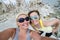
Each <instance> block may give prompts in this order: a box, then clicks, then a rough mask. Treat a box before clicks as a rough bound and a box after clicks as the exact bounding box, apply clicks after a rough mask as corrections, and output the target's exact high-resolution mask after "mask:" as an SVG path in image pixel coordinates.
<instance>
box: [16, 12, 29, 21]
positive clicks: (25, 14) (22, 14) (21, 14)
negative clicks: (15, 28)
mask: <svg viewBox="0 0 60 40" xmlns="http://www.w3.org/2000/svg"><path fill="white" fill-rule="evenodd" d="M21 15H25V16H28V15H27V14H25V13H19V14H17V16H16V22H17V20H18V17H19V16H21Z"/></svg>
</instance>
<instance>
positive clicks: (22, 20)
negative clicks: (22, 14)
mask: <svg viewBox="0 0 60 40" xmlns="http://www.w3.org/2000/svg"><path fill="white" fill-rule="evenodd" d="M25 20H26V21H29V17H26V18H20V19H18V22H20V23H22V22H24V21H25Z"/></svg>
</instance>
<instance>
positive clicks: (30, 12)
mask: <svg viewBox="0 0 60 40" xmlns="http://www.w3.org/2000/svg"><path fill="white" fill-rule="evenodd" d="M33 12H36V13H37V14H38V16H39V17H40V14H39V11H38V10H32V11H30V12H29V13H28V16H29V17H30V14H31V13H33Z"/></svg>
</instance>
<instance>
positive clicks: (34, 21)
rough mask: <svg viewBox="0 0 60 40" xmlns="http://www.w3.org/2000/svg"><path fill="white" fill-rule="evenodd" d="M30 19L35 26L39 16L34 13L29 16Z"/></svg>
mask: <svg viewBox="0 0 60 40" xmlns="http://www.w3.org/2000/svg"><path fill="white" fill-rule="evenodd" d="M30 18H31V22H32V23H33V24H34V25H37V24H38V23H39V16H38V14H37V13H36V12H32V13H31V14H30Z"/></svg>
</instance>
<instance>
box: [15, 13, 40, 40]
mask: <svg viewBox="0 0 60 40" xmlns="http://www.w3.org/2000/svg"><path fill="white" fill-rule="evenodd" d="M16 21H17V22H16V23H17V25H18V29H17V30H18V34H16V35H18V39H19V40H31V38H33V39H34V40H40V39H41V38H40V36H39V35H38V34H37V32H34V31H31V30H29V29H28V27H29V21H30V20H29V17H28V16H27V15H26V14H20V15H18V16H17V18H16ZM15 38H17V37H15Z"/></svg>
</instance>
